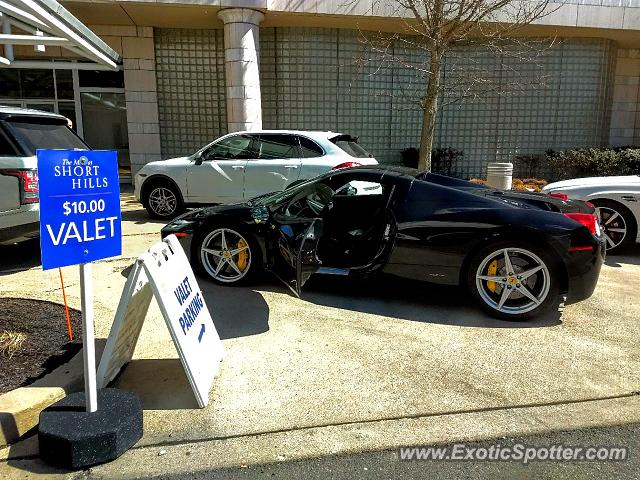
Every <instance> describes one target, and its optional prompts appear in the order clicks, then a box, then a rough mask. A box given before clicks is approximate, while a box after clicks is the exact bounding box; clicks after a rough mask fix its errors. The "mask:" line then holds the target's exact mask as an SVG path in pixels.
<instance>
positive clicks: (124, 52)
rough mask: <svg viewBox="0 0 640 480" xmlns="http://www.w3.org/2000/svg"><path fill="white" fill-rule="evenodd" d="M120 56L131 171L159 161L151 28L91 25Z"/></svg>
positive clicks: (158, 126) (158, 127) (158, 132)
mask: <svg viewBox="0 0 640 480" xmlns="http://www.w3.org/2000/svg"><path fill="white" fill-rule="evenodd" d="M90 28H91V29H92V30H93V31H94V32H95V33H96V34H98V35H100V37H101V38H102V39H103V40H104V41H105V42H106V43H108V44H109V45H110V46H111V48H113V49H114V50H116V51H117V52H118V53H119V54H120V55H121V56H122V62H123V68H124V88H125V99H126V102H127V127H128V130H129V152H130V157H131V170H132V174H133V175H135V173H136V172H137V171H138V170H139V169H140V168H141V167H142V166H143V165H144V164H146V163H148V162H151V161H154V160H160V158H161V151H160V123H159V120H158V95H157V91H156V72H155V50H154V42H153V28H152V27H135V26H109V25H93V26H90Z"/></svg>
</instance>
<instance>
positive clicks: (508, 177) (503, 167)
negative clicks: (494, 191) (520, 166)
mask: <svg viewBox="0 0 640 480" xmlns="http://www.w3.org/2000/svg"><path fill="white" fill-rule="evenodd" d="M512 180H513V163H488V164H487V185H488V186H489V187H493V188H499V189H500V190H511V182H512Z"/></svg>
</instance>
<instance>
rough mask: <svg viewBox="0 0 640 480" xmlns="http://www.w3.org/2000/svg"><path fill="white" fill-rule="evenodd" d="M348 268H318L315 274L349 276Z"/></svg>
mask: <svg viewBox="0 0 640 480" xmlns="http://www.w3.org/2000/svg"><path fill="white" fill-rule="evenodd" d="M350 271H351V269H350V268H333V267H320V268H319V269H318V271H317V272H316V273H321V274H324V275H349V272H350Z"/></svg>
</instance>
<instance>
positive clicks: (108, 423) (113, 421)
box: [38, 388, 142, 470]
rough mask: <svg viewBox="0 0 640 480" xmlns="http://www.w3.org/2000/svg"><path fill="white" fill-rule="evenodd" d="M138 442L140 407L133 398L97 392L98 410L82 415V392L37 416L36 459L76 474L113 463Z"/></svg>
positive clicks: (120, 392) (106, 390)
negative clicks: (93, 466) (91, 467)
mask: <svg viewBox="0 0 640 480" xmlns="http://www.w3.org/2000/svg"><path fill="white" fill-rule="evenodd" d="M140 438H142V405H141V404H140V400H139V399H138V397H137V396H136V395H134V394H133V393H131V392H126V391H124V390H117V389H115V388H104V389H101V390H98V410H97V411H96V412H92V413H89V412H87V411H86V404H85V399H84V392H81V393H73V394H71V395H69V396H67V397H65V398H63V399H62V400H60V401H59V402H56V403H54V404H53V405H51V406H50V407H48V408H46V409H45V410H43V411H42V412H41V413H40V425H39V427H38V442H39V448H40V458H42V460H44V461H45V462H47V463H48V464H50V465H54V466H56V467H61V468H66V469H70V470H76V469H79V468H85V467H90V466H92V465H97V464H99V463H105V462H109V461H111V460H115V459H116V458H118V457H119V456H120V455H122V454H123V453H124V452H126V451H127V450H129V449H130V448H131V447H132V446H133V445H135V443H136V442H137V441H138V440H140Z"/></svg>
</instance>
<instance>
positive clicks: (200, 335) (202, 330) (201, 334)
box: [198, 323, 204, 343]
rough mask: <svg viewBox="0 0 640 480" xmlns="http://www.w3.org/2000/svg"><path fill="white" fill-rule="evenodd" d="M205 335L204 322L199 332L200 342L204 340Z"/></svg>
mask: <svg viewBox="0 0 640 480" xmlns="http://www.w3.org/2000/svg"><path fill="white" fill-rule="evenodd" d="M203 335H204V323H203V324H202V327H200V333H199V334H198V343H200V342H201V341H202V336H203Z"/></svg>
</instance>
